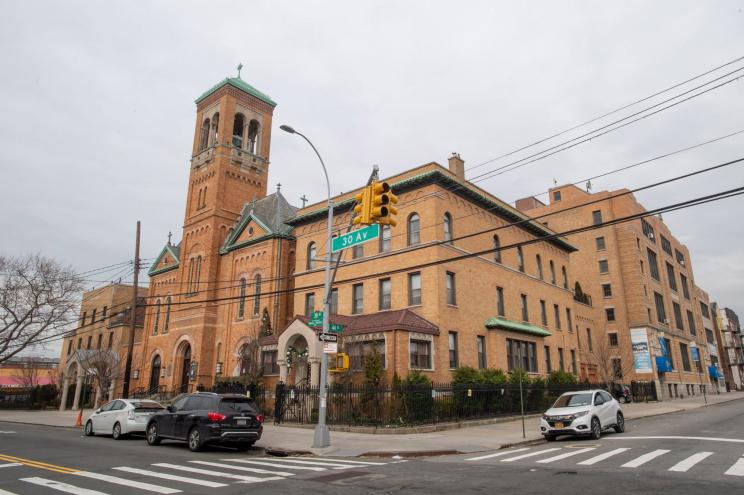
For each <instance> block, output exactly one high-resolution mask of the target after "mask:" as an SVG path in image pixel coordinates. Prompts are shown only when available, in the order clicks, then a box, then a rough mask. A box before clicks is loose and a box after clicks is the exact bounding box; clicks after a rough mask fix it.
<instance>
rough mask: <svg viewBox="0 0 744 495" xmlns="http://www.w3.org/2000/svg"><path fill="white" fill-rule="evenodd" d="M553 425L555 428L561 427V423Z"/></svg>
mask: <svg viewBox="0 0 744 495" xmlns="http://www.w3.org/2000/svg"><path fill="white" fill-rule="evenodd" d="M555 427H556V428H563V423H556V424H555Z"/></svg>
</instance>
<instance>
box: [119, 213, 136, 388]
mask: <svg viewBox="0 0 744 495" xmlns="http://www.w3.org/2000/svg"><path fill="white" fill-rule="evenodd" d="M139 249H140V221H139V220H137V236H136V240H135V243H134V290H133V292H132V305H131V311H132V314H131V316H132V318H131V321H130V324H129V343H128V344H127V363H126V365H125V367H124V390H123V391H122V396H123V397H124V398H125V399H126V398H129V379H130V377H131V376H132V352H133V351H134V332H135V330H136V327H137V292H138V291H137V289H138V283H139V270H140V259H139Z"/></svg>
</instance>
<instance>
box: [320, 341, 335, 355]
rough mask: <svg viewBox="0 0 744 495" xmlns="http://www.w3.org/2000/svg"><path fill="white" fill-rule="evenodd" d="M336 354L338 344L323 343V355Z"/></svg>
mask: <svg viewBox="0 0 744 495" xmlns="http://www.w3.org/2000/svg"><path fill="white" fill-rule="evenodd" d="M336 353H338V343H336V342H323V354H336Z"/></svg>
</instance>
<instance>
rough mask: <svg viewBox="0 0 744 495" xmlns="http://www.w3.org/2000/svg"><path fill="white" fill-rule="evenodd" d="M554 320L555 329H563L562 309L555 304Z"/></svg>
mask: <svg viewBox="0 0 744 495" xmlns="http://www.w3.org/2000/svg"><path fill="white" fill-rule="evenodd" d="M553 318H555V328H557V329H558V330H560V329H561V308H559V307H558V305H557V304H553Z"/></svg>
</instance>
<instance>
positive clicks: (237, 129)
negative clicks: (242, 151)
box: [232, 113, 245, 148]
mask: <svg viewBox="0 0 744 495" xmlns="http://www.w3.org/2000/svg"><path fill="white" fill-rule="evenodd" d="M243 127H245V117H243V114H242V113H236V114H235V120H234V121H233V136H232V144H233V146H235V147H237V148H242V147H243Z"/></svg>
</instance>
